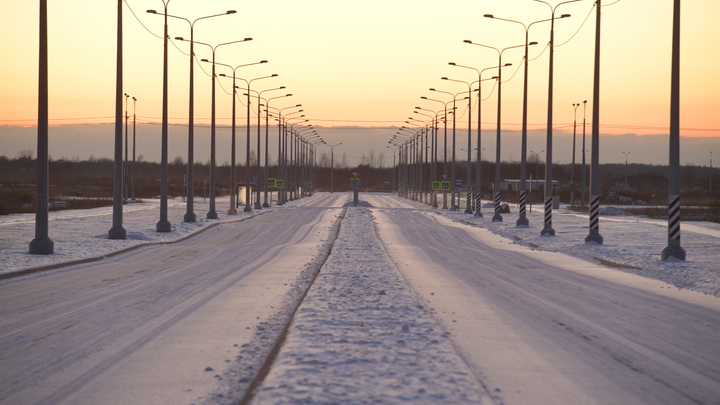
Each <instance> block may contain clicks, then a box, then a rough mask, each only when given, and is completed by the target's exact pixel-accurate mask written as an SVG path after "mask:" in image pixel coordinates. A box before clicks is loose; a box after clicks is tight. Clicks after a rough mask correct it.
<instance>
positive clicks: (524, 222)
mask: <svg viewBox="0 0 720 405" xmlns="http://www.w3.org/2000/svg"><path fill="white" fill-rule="evenodd" d="M531 187H532V185H531ZM518 199H519V201H518V202H519V203H520V208H519V211H520V212H519V216H518V219H517V221H515V225H516V226H528V225H529V224H530V222H529V221H528V219H527V207H526V205H527V192H526V191H525V190H522V191H520V196H519V198H518Z"/></svg>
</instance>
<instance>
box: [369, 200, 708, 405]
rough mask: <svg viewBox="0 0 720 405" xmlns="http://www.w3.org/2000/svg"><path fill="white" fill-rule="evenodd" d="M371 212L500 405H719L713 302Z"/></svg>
mask: <svg viewBox="0 0 720 405" xmlns="http://www.w3.org/2000/svg"><path fill="white" fill-rule="evenodd" d="M369 203H370V204H372V205H374V206H382V201H381V199H373V198H370V199H369ZM373 212H374V213H375V215H376V216H377V218H378V223H379V225H378V226H379V228H380V235H381V237H382V239H383V241H384V242H385V243H386V244H387V245H388V251H389V253H390V255H391V257H393V259H394V260H395V262H396V264H397V266H398V268H399V269H400V270H401V272H402V273H403V274H404V275H405V278H406V279H407V280H408V281H409V283H410V284H411V286H412V287H413V289H414V290H415V291H416V292H417V293H418V295H419V296H420V297H421V298H422V299H423V301H425V302H426V303H427V305H428V306H430V307H431V308H432V309H433V310H434V312H435V314H436V316H437V317H438V318H439V319H441V320H442V322H443V324H444V326H445V327H446V328H447V330H449V331H450V332H451V333H452V335H453V336H454V338H453V340H454V342H455V344H456V345H457V347H458V349H459V350H460V352H461V353H462V354H463V356H464V358H465V360H466V361H467V363H468V364H469V365H470V367H471V368H472V369H473V371H475V373H476V374H477V376H478V378H479V379H480V380H481V381H483V382H484V383H485V384H486V386H487V387H488V388H489V389H490V391H491V392H493V393H494V394H495V395H496V397H497V398H496V400H498V402H500V403H504V404H549V403H552V404H578V403H582V404H593V403H598V404H617V403H622V404H636V403H637V404H660V403H667V404H679V403H703V404H711V403H717V401H718V398H720V370H719V369H718V368H717V364H720V322H719V321H720V316H719V315H720V313H719V312H718V310H720V305H718V304H719V303H718V300H717V299H715V298H710V297H705V296H699V294H697V293H693V292H688V293H687V294H682V293H678V292H676V291H673V292H671V291H669V290H666V293H665V294H658V293H657V292H656V291H660V288H659V287H661V286H662V285H663V284H664V283H657V285H653V287H654V288H655V289H656V290H655V291H654V290H652V289H651V288H643V287H642V286H643V285H647V281H648V280H646V279H640V278H639V277H637V276H631V275H627V274H624V273H620V272H617V271H614V270H607V269H605V268H602V267H600V266H596V265H593V264H588V263H583V262H580V261H576V260H574V259H573V258H571V257H565V258H563V257H562V256H563V255H561V254H558V253H546V252H536V251H532V250H530V249H526V248H522V247H519V246H517V245H510V244H509V242H510V241H509V240H507V239H505V240H503V238H500V237H498V236H497V235H494V234H492V233H490V232H488V231H487V230H485V229H479V228H474V227H469V226H467V225H461V224H458V223H454V222H451V221H450V220H449V219H447V218H445V217H443V216H441V215H437V214H435V213H433V212H429V211H427V210H408V209H407V208H404V209H374V210H373ZM639 279H640V280H639ZM650 284H653V283H650ZM668 295H669V296H668ZM698 303H700V304H703V305H697V304H698Z"/></svg>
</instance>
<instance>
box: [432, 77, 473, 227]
mask: <svg viewBox="0 0 720 405" xmlns="http://www.w3.org/2000/svg"><path fill="white" fill-rule="evenodd" d="M440 79H441V80H447V81H451V82H458V83H464V84H466V85H467V86H468V97H467V99H468V148H467V183H466V184H467V188H468V191H467V192H468V193H469V192H470V184H471V183H472V170H471V168H472V163H471V154H472V152H471V149H472V85H471V84H470V83H469V82H466V81H462V80H456V79H449V78H447V77H441V78H440ZM479 125H480V124H479V122H478V126H479ZM454 150H455V138H454V137H453V163H454V157H455V152H454ZM453 181H454V179H453ZM465 213H466V214H472V213H473V209H472V207H471V206H470V205H468V206H467V207H465Z"/></svg>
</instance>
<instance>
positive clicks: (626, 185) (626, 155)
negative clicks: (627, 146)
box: [623, 152, 630, 190]
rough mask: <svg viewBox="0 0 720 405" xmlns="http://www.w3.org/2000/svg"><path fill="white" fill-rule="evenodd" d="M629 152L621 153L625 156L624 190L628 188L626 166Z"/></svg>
mask: <svg viewBox="0 0 720 405" xmlns="http://www.w3.org/2000/svg"><path fill="white" fill-rule="evenodd" d="M629 154H630V152H623V155H625V189H626V190H627V188H628V182H627V166H628V155H629Z"/></svg>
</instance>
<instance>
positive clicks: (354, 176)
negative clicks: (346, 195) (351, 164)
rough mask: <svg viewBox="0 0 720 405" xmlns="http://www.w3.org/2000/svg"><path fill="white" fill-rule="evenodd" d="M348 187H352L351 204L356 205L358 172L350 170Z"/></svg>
mask: <svg viewBox="0 0 720 405" xmlns="http://www.w3.org/2000/svg"><path fill="white" fill-rule="evenodd" d="M350 187H352V189H353V205H354V206H356V207H357V205H358V189H359V188H360V172H352V178H350Z"/></svg>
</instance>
